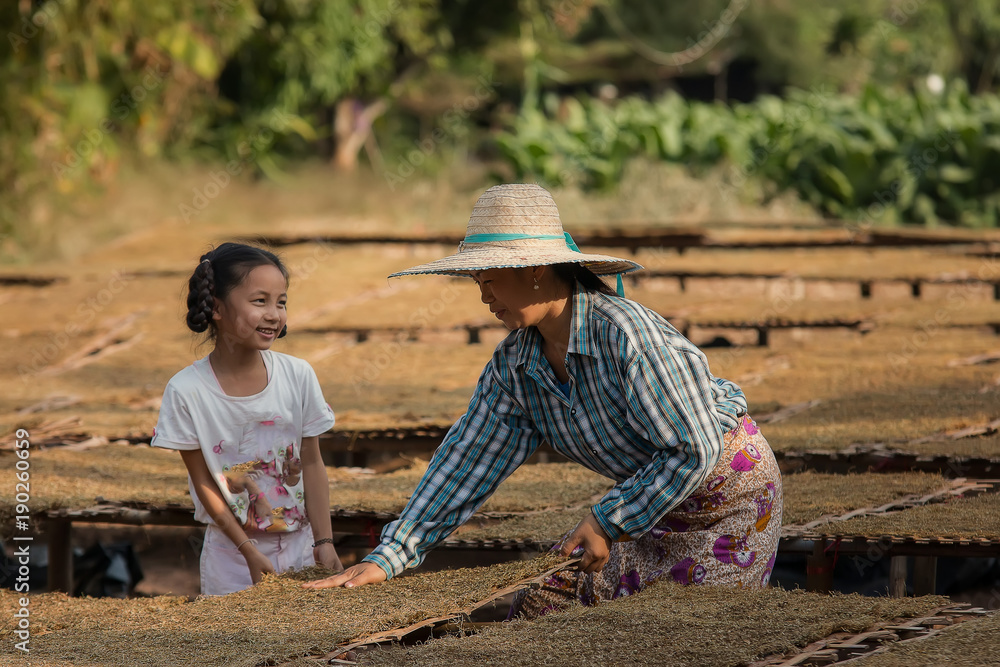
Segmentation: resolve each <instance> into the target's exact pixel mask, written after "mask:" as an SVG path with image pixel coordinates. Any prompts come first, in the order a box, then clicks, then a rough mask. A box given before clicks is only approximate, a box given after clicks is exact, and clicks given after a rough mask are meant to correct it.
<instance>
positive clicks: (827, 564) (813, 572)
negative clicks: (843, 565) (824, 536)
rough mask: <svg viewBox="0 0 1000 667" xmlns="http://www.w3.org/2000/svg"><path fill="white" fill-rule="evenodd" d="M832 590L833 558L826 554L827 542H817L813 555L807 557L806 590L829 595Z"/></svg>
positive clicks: (814, 544) (814, 543)
mask: <svg viewBox="0 0 1000 667" xmlns="http://www.w3.org/2000/svg"><path fill="white" fill-rule="evenodd" d="M832 589H833V557H832V556H829V555H828V554H827V553H826V540H817V541H816V542H813V552H812V555H810V556H808V557H806V590H807V591H813V592H815V593H829V592H830V591H831V590H832Z"/></svg>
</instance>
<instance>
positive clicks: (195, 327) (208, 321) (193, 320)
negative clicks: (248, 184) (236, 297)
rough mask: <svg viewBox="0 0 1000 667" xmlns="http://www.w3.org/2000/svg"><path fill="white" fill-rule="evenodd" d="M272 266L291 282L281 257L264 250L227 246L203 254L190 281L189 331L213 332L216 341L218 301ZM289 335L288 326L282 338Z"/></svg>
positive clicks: (252, 247)
mask: <svg viewBox="0 0 1000 667" xmlns="http://www.w3.org/2000/svg"><path fill="white" fill-rule="evenodd" d="M268 264H270V265H273V266H274V267H276V268H277V269H278V270H279V271H281V275H283V276H284V277H285V281H286V282H287V281H288V269H286V268H285V265H284V264H282V262H281V260H280V259H279V258H278V256H277V255H275V254H274V253H273V252H271V251H269V250H265V249H264V248H258V247H256V246H250V245H245V244H243V243H223V244H222V245H220V246H219V247H218V248H215V249H213V250H210V251H209V252H207V253H205V254H204V255H202V256H201V261H200V262H199V263H198V266H197V267H195V270H194V273H192V274H191V278H189V279H188V295H187V307H188V312H187V317H186V320H187V326H188V328H189V329H190V330H191V331H193V332H195V333H202V332H204V331H209V336H210V338H212V339H214V338H215V333H216V332H215V322H214V321H213V320H212V313H213V312H214V310H215V300H216V299H218V300H219V301H223V300H225V298H226V297H227V296H229V293H230V292H231V291H232V290H233V288H235V287H237V286H238V285H239V284H240V283H242V282H243V280H244V279H245V278H246V277H247V274H248V273H250V271H252V270H253V269H255V268H257V267H258V266H267V265H268ZM286 333H287V327H286V328H284V329H282V330H281V333H279V334H278V338H281V337H282V336H284V335H285V334H286Z"/></svg>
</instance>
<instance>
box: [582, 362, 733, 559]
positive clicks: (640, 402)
mask: <svg viewBox="0 0 1000 667" xmlns="http://www.w3.org/2000/svg"><path fill="white" fill-rule="evenodd" d="M627 379H628V388H627V390H626V402H627V404H628V405H627V408H628V420H629V424H630V425H631V426H632V427H633V428H634V429H635V431H636V433H638V434H639V435H640V436H641V437H642V438H644V439H645V440H646V441H647V442H649V443H650V444H652V445H653V446H654V447H655V448H656V449H657V451H656V452H655V454H654V455H653V457H652V459H651V460H650V461H649V463H647V464H646V465H645V466H644V467H642V468H640V469H639V470H637V471H636V472H635V474H633V475H632V477H630V478H628V479H626V480H625V481H623V482H621V483H619V484H617V485H616V486H615V487H614V488H613V489H612V490H611V491H609V492H608V494H607V495H605V496H604V498H602V499H601V501H600V502H598V503H597V505H595V506H594V508H593V514H594V518H595V519H596V521H597V523H598V524H600V526H601V528H602V529H603V530H604V532H605V533H606V535H607V536H608V538H610V539H611V540H617V539H620V538H622V537H624V536H625V535H629V536H631V537H633V538H636V537H639V536H641V535H643V534H645V533H646V532H648V531H649V530H650V529H651V528H652V527H653V526H654V525H655V524H656V522H657V521H659V520H660V519H661V518H662V517H663V515H664V514H666V513H667V512H668V511H670V510H671V509H673V508H674V507H676V506H677V505H678V504H680V502H681V501H683V500H684V499H685V498H687V497H688V496H689V495H691V494H692V493H693V492H694V491H695V489H697V488H698V486H699V485H701V484H702V483H703V482H704V481H705V478H706V477H707V476H708V474H709V472H711V470H712V468H713V467H714V466H715V464H716V463H717V462H718V460H719V457H720V456H721V454H722V448H723V436H724V435H725V431H726V430H728V429H727V426H729V424H728V421H730V418H729V417H726V418H725V421H726V422H727V423H723V422H724V418H723V417H722V416H720V415H719V414H718V412H717V411H716V409H715V393H714V392H715V389H714V388H713V385H714V384H715V383H714V381H713V379H712V377H711V375H710V374H709V372H708V365H707V363H706V362H705V360H704V358H702V357H700V356H699V355H697V354H694V353H692V352H688V351H684V350H679V349H676V348H674V347H670V346H657V347H653V348H650V349H645V350H639V351H638V354H637V355H636V357H635V358H634V359H633V360H632V361H631V362H630V364H629V366H628V373H627Z"/></svg>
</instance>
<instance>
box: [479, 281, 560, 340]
mask: <svg viewBox="0 0 1000 667" xmlns="http://www.w3.org/2000/svg"><path fill="white" fill-rule="evenodd" d="M536 269H537V267H536V268H524V269H487V270H485V271H475V272H473V273H472V274H471V275H472V279H473V280H475V281H476V284H477V285H479V291H480V294H481V296H482V300H483V303H485V304H486V305H487V306H489V307H490V312H491V313H493V314H494V315H495V316H496V318H497V319H498V320H500V321H501V322H503V323H504V326H506V327H507V328H508V329H512V330H513V329H520V328H522V327H529V326H534V325H537V324H538V323H539V322H541V321H542V319H543V318H544V317H545V316H546V315H547V314H548V311H549V305H548V304H547V303H546V302H545V301H544V300H543V299H541V298H540V296H539V291H538V290H536V289H535V285H536V283H535V277H536V276H535V273H536Z"/></svg>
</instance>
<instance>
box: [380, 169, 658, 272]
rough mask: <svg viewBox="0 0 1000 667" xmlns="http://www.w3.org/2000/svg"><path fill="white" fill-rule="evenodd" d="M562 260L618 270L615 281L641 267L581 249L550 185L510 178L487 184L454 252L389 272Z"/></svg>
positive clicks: (593, 268) (456, 269)
mask: <svg viewBox="0 0 1000 667" xmlns="http://www.w3.org/2000/svg"><path fill="white" fill-rule="evenodd" d="M564 263H575V264H582V265H584V266H585V267H587V268H588V269H590V270H591V271H593V272H594V273H596V274H598V275H609V274H618V280H619V283H621V274H624V273H630V272H632V271H638V270H639V269H641V268H642V266H641V265H640V264H637V263H636V262H633V261H630V260H627V259H621V258H619V257H611V256H609V255H596V254H589V253H582V252H580V250H579V249H578V248H577V247H576V244H575V243H573V239H572V238H571V237H570V235H569V233H568V232H566V231H564V230H563V226H562V221H560V219H559V210H558V209H557V208H556V203H555V201H553V199H552V195H551V194H549V192H548V190H546V189H545V188H543V187H541V186H538V185H532V184H527V183H509V184H506V185H496V186H494V187H492V188H490V189H489V190H487V191H486V192H484V193H483V194H482V196H480V197H479V200H478V201H476V205H475V207H474V208H473V209H472V215H471V216H469V226H468V227H467V228H466V231H465V240H463V241H462V242H461V243H459V244H458V252H456V253H455V254H453V255H449V256H448V257H444V258H442V259H438V260H435V261H433V262H429V263H427V264H421V265H419V266H414V267H411V268H409V269H406V270H405V271H397V272H396V273H393V274H391V275H390V276H389V277H390V278H395V277H397V276H412V275H421V274H441V275H454V276H468V275H469V274H470V273H471V272H473V271H485V270H487V269H502V268H523V267H529V266H546V265H550V264H564ZM619 292H621V290H619Z"/></svg>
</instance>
